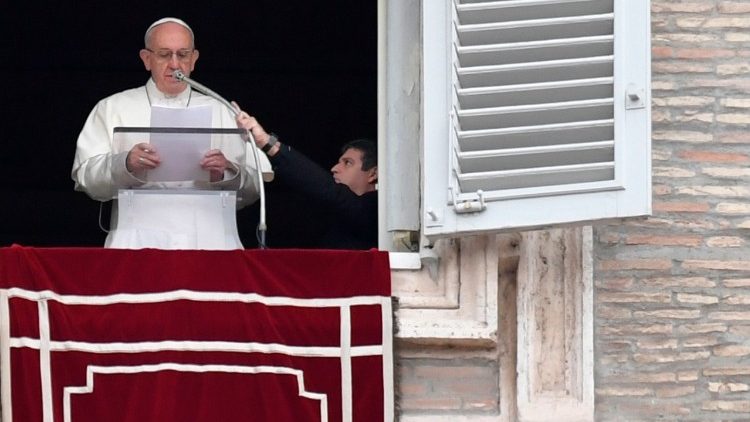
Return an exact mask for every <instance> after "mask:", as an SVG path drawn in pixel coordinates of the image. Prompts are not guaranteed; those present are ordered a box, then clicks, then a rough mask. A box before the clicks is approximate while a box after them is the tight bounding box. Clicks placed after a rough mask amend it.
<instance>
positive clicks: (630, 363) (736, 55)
mask: <svg viewBox="0 0 750 422" xmlns="http://www.w3.org/2000/svg"><path fill="white" fill-rule="evenodd" d="M651 8H652V31H653V34H652V40H653V42H652V47H653V48H652V55H653V62H652V70H653V77H652V81H653V87H652V90H653V91H652V92H653V161H652V163H653V177H654V184H653V191H654V193H653V205H654V207H653V216H652V217H650V218H648V219H644V220H640V221H631V222H628V223H626V224H622V225H612V226H606V227H596V228H595V231H594V233H595V234H594V240H595V246H594V255H595V256H594V265H595V273H594V279H595V285H596V292H595V293H596V296H595V357H596V359H595V360H596V366H595V383H596V415H597V420H601V421H637V420H675V421H676V420H679V421H714V420H715V421H733V420H738V421H739V420H742V421H748V420H750V245H749V244H748V239H749V238H748V235H749V234H750V231H748V229H749V228H750V186H749V185H748V182H750V165H749V164H750V131H748V124H750V110H749V109H750V61H748V56H750V49H748V47H750V31H748V28H749V27H750V2H747V1H720V0H702V1H697V0H696V1H667V0H653V1H652V6H651Z"/></svg>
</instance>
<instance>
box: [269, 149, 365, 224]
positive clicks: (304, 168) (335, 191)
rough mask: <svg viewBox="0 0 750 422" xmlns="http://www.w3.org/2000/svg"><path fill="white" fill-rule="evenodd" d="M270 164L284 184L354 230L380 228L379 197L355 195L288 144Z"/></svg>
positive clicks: (272, 158) (271, 159)
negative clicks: (316, 203) (320, 204)
mask: <svg viewBox="0 0 750 422" xmlns="http://www.w3.org/2000/svg"><path fill="white" fill-rule="evenodd" d="M269 160H270V161H271V164H272V165H273V170H274V173H275V177H276V178H277V179H278V180H279V181H280V182H282V183H284V184H287V185H289V186H292V187H293V188H294V189H297V190H299V191H301V192H303V193H305V194H307V195H308V196H310V197H312V198H314V199H315V200H317V201H320V202H321V203H322V204H324V205H325V206H327V207H331V209H332V210H333V211H335V212H336V213H337V214H338V216H339V217H341V218H342V219H343V220H344V221H345V222H347V223H349V224H352V225H353V226H354V227H362V228H363V229H364V228H366V227H370V226H372V225H374V226H375V227H377V221H378V204H377V194H374V195H373V194H372V193H370V194H364V195H362V196H359V195H357V194H355V193H354V192H352V191H351V190H350V189H349V187H348V186H346V185H344V184H342V183H336V182H335V181H334V180H333V176H332V175H331V172H329V171H327V170H325V169H324V168H323V167H321V166H319V165H318V164H316V163H315V162H314V161H312V160H310V159H309V158H307V157H306V156H305V155H303V154H302V153H300V152H298V151H297V150H295V149H294V148H291V147H290V146H288V145H286V144H282V145H281V149H280V150H279V152H278V153H277V154H276V155H274V156H273V157H269Z"/></svg>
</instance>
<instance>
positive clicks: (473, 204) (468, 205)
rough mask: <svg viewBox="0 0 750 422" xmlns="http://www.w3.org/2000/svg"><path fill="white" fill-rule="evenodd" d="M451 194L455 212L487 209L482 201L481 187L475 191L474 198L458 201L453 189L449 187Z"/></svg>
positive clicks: (466, 212)
mask: <svg viewBox="0 0 750 422" xmlns="http://www.w3.org/2000/svg"><path fill="white" fill-rule="evenodd" d="M449 190H450V191H451V195H452V196H453V210H454V211H455V212H456V214H468V213H472V212H481V211H484V210H486V209H487V205H486V204H485V203H484V191H482V190H481V189H480V190H478V191H477V192H476V194H475V195H476V199H475V198H471V199H468V200H466V201H461V202H458V199H456V193H455V192H454V191H453V189H451V188H449Z"/></svg>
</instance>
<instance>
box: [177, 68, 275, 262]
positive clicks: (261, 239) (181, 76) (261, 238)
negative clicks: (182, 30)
mask: <svg viewBox="0 0 750 422" xmlns="http://www.w3.org/2000/svg"><path fill="white" fill-rule="evenodd" d="M172 76H173V77H174V78H175V79H177V80H178V81H180V82H185V83H186V84H188V85H190V86H191V87H193V89H195V90H196V91H199V92H202V93H203V94H206V95H208V96H209V97H211V98H213V99H215V100H216V101H218V102H220V103H222V104H224V105H225V106H226V107H227V108H228V109H229V110H230V111H231V112H232V115H233V116H234V117H237V115H238V114H239V111H238V110H236V109H235V108H234V107H233V106H232V104H231V103H230V102H229V101H227V100H226V99H224V97H222V96H221V95H219V94H217V93H216V92H215V91H213V90H211V89H210V88H208V87H207V86H205V85H203V84H201V83H199V82H197V81H195V80H193V79H190V78H189V77H188V76H187V75H185V73H183V72H182V71H181V70H180V69H177V70H175V71H174V72H172ZM247 136H248V140H249V141H250V143H251V144H252V147H251V148H250V149H251V150H252V151H253V159H254V160H255V170H256V174H257V177H258V191H259V193H260V221H259V222H258V246H259V247H260V248H261V249H266V230H267V229H268V227H267V226H266V190H265V187H264V186H263V170H262V169H261V168H260V157H259V156H258V148H257V147H256V146H255V138H253V133H252V132H250V131H249V130H247Z"/></svg>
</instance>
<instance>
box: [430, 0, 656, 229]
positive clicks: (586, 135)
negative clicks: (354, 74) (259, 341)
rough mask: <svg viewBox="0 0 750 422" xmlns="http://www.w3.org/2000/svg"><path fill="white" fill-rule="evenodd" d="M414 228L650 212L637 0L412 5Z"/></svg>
mask: <svg viewBox="0 0 750 422" xmlns="http://www.w3.org/2000/svg"><path fill="white" fill-rule="evenodd" d="M422 4H423V6H422V7H423V10H422V13H423V15H422V19H423V20H422V23H423V25H422V27H423V34H422V36H423V43H424V44H423V99H422V104H423V109H422V113H423V154H424V192H423V199H424V202H423V216H422V221H423V227H424V233H425V235H427V236H436V237H439V236H453V235H461V234H472V233H477V232H484V231H501V230H520V229H531V228H539V227H548V226H551V225H556V224H564V223H572V222H585V221H593V220H599V219H612V218H623V217H631V216H638V215H646V214H649V213H650V212H651V175H650V174H651V165H650V162H651V152H650V150H651V146H650V145H651V143H650V129H651V128H650V114H651V113H650V98H649V97H650V63H649V62H650V31H649V26H650V22H649V21H650V20H649V2H648V0H505V1H480V0H474V1H471V0H455V1H454V0H424V1H423V3H422Z"/></svg>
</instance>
